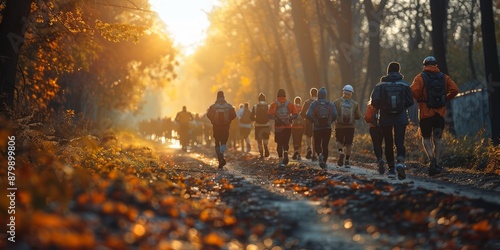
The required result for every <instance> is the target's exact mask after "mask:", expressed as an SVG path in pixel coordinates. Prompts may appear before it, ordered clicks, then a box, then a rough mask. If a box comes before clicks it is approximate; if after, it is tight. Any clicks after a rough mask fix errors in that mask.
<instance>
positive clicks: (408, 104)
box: [405, 86, 414, 109]
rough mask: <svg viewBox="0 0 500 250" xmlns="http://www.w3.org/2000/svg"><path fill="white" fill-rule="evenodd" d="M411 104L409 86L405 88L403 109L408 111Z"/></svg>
mask: <svg viewBox="0 0 500 250" xmlns="http://www.w3.org/2000/svg"><path fill="white" fill-rule="evenodd" d="M413 103H414V99H413V93H412V90H411V88H410V86H408V87H407V88H405V109H408V108H410V107H411V106H413Z"/></svg>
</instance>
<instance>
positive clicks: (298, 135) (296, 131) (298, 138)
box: [292, 128, 304, 151]
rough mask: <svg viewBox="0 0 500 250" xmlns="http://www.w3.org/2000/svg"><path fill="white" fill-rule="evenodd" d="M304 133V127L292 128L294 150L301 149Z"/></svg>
mask: <svg viewBox="0 0 500 250" xmlns="http://www.w3.org/2000/svg"><path fill="white" fill-rule="evenodd" d="M303 135H304V128H292V141H293V150H295V151H298V150H300V146H301V145H302V136H303Z"/></svg>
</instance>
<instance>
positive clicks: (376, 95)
mask: <svg viewBox="0 0 500 250" xmlns="http://www.w3.org/2000/svg"><path fill="white" fill-rule="evenodd" d="M380 88H381V84H377V86H375V88H374V89H373V91H372V94H371V96H370V99H371V100H372V102H371V103H370V104H371V105H373V107H375V108H376V109H380V99H381V97H380Z"/></svg>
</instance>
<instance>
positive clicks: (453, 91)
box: [444, 75, 458, 101]
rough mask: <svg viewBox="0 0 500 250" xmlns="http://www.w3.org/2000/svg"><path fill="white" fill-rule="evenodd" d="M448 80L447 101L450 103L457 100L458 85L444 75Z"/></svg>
mask: <svg viewBox="0 0 500 250" xmlns="http://www.w3.org/2000/svg"><path fill="white" fill-rule="evenodd" d="M444 77H445V78H446V90H447V93H446V101H450V100H451V99H453V98H455V96H457V94H458V86H457V84H456V83H455V82H454V81H453V80H452V79H451V78H450V77H449V76H447V75H444Z"/></svg>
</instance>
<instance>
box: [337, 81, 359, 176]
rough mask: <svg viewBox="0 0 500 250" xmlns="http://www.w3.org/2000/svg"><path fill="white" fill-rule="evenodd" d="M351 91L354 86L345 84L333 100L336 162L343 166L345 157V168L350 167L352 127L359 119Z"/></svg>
mask: <svg viewBox="0 0 500 250" xmlns="http://www.w3.org/2000/svg"><path fill="white" fill-rule="evenodd" d="M353 93H354V88H353V87H352V86H351V85H345V86H344V88H343V89H342V97H341V98H338V99H336V100H335V101H334V102H333V104H334V105H335V108H336V109H337V113H338V117H337V121H335V139H336V141H337V148H338V151H339V158H338V161H337V164H338V166H339V167H341V166H343V165H344V158H345V167H346V168H350V167H351V164H350V163H349V160H350V157H351V149H352V141H353V139H354V129H355V128H356V120H359V119H361V110H360V108H359V104H358V103H357V102H356V101H354V100H353V99H352V94H353ZM344 148H345V151H344Z"/></svg>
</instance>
